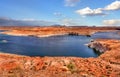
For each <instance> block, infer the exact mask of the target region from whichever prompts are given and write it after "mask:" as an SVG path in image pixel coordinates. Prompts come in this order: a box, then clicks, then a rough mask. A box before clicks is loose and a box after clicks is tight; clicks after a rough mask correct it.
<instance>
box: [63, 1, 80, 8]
mask: <svg viewBox="0 0 120 77" xmlns="http://www.w3.org/2000/svg"><path fill="white" fill-rule="evenodd" d="M79 1H80V0H65V6H70V7H74V6H75V5H76V4H77V3H78V2H79Z"/></svg>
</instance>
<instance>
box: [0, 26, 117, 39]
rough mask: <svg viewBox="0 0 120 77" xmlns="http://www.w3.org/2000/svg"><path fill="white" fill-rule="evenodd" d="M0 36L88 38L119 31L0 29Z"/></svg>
mask: <svg viewBox="0 0 120 77" xmlns="http://www.w3.org/2000/svg"><path fill="white" fill-rule="evenodd" d="M0 30H5V31H4V32H0V33H1V34H7V35H13V36H33V37H50V36H58V35H72V36H73V35H75V36H78V35H86V36H87V37H90V36H91V35H92V34H94V33H96V32H108V31H116V30H119V27H65V26H61V27H52V26H49V27H26V26H25V27H19V26H16V27H0Z"/></svg>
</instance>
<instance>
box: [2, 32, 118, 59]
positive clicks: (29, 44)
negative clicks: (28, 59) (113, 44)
mask: <svg viewBox="0 0 120 77" xmlns="http://www.w3.org/2000/svg"><path fill="white" fill-rule="evenodd" d="M96 38H109V39H111V38H114V39H120V36H119V35H118V34H117V33H116V32H98V33H95V34H94V35H92V36H91V37H87V36H82V35H81V36H68V35H63V36H52V37H44V38H36V37H25V36H10V35H4V34H0V51H1V52H4V53H13V54H20V55H27V56H74V57H97V56H98V55H99V53H97V52H95V51H93V49H90V48H88V47H87V46H86V45H85V44H87V43H89V42H90V40H92V39H96Z"/></svg>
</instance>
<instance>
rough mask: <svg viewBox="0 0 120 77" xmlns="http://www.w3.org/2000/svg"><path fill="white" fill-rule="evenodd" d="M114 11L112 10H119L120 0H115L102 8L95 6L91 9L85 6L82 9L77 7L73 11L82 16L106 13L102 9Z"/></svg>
mask: <svg viewBox="0 0 120 77" xmlns="http://www.w3.org/2000/svg"><path fill="white" fill-rule="evenodd" d="M111 10H112V11H114V10H120V1H115V2H113V3H111V4H109V5H107V6H105V7H104V8H96V9H91V8H90V7H86V8H83V9H79V10H77V11H75V12H76V13H78V14H80V15H82V16H96V15H106V14H105V13H104V11H111Z"/></svg>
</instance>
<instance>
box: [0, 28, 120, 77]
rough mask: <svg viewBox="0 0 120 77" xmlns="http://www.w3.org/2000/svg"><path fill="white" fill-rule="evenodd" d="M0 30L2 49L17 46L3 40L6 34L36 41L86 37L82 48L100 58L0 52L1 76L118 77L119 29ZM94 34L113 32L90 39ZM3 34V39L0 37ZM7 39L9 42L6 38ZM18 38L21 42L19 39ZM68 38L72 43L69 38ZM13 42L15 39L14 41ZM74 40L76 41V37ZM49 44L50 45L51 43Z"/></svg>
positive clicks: (119, 54) (119, 63)
mask: <svg viewBox="0 0 120 77" xmlns="http://www.w3.org/2000/svg"><path fill="white" fill-rule="evenodd" d="M0 30H1V32H0V35H2V36H0V37H1V38H0V39H2V41H1V43H0V45H1V46H5V47H9V46H8V44H10V45H11V44H15V45H14V46H15V47H16V45H17V44H16V42H14V41H11V40H5V37H6V38H7V37H8V36H7V35H9V36H16V37H17V36H19V37H23V36H25V37H35V38H38V39H40V38H42V39H46V38H49V37H54V36H71V37H74V36H76V37H77V36H85V37H86V38H89V39H90V40H87V41H89V43H86V42H85V43H86V44H85V46H86V47H89V48H90V49H93V50H94V51H96V52H99V53H100V55H98V56H97V57H86V58H83V57H78V56H45V55H44V57H42V56H38V55H36V56H35V55H34V56H33V57H31V56H29V55H25V53H24V54H23V55H21V54H11V53H3V52H2V51H1V53H0V76H1V77H119V76H120V52H119V51H120V48H119V47H120V38H119V36H120V35H119V33H120V31H119V30H120V27H79V26H75V27H72V26H71V27H66V26H59V27H56V26H48V27H38V26H36V27H28V26H22V27H20V26H1V27H0ZM98 32H100V33H103V32H105V33H106V32H115V34H113V35H112V36H110V35H111V33H108V34H107V35H108V36H109V37H105V36H107V35H104V36H102V38H99V37H101V35H102V34H98V36H99V37H96V35H97V34H96V35H95V36H94V37H93V36H92V35H94V34H95V33H98ZM4 35H5V37H3V36H4ZM114 35H115V36H114ZM111 37H112V38H111ZM8 38H9V39H10V37H8ZM13 38H15V37H13ZM82 38H83V37H82ZM21 39H22V40H23V38H21ZM70 39H71V40H73V38H70ZM15 40H18V39H17V38H15ZM57 40H58V39H57ZM66 40H67V39H64V41H63V39H62V42H66ZM77 40H79V38H78V39H77ZM83 40H85V39H83ZM31 41H32V40H31ZM31 41H29V42H31ZM42 41H44V40H42ZM59 41H60V40H59ZM81 41H82V40H81ZM7 42H8V44H7ZM10 42H12V43H10ZM20 42H21V41H20ZM22 43H23V44H24V42H21V43H18V44H19V45H18V46H20V44H22ZM50 43H52V44H53V42H50ZM36 44H38V42H36ZM64 44H67V43H64ZM76 44H77V42H76ZM28 45H30V43H28ZM50 45H51V44H50ZM60 45H61V43H60ZM60 45H59V46H60ZM23 46H25V45H23ZM66 46H67V45H66ZM71 46H72V43H71ZM12 47H13V46H11V48H12ZM43 48H44V47H43ZM21 49H22V47H21ZM53 49H54V48H53ZM48 51H49V50H48ZM41 52H42V51H41ZM73 52H75V51H73ZM81 52H84V51H81ZM51 53H52V52H51ZM56 53H57V51H56ZM68 53H69V52H68Z"/></svg>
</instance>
